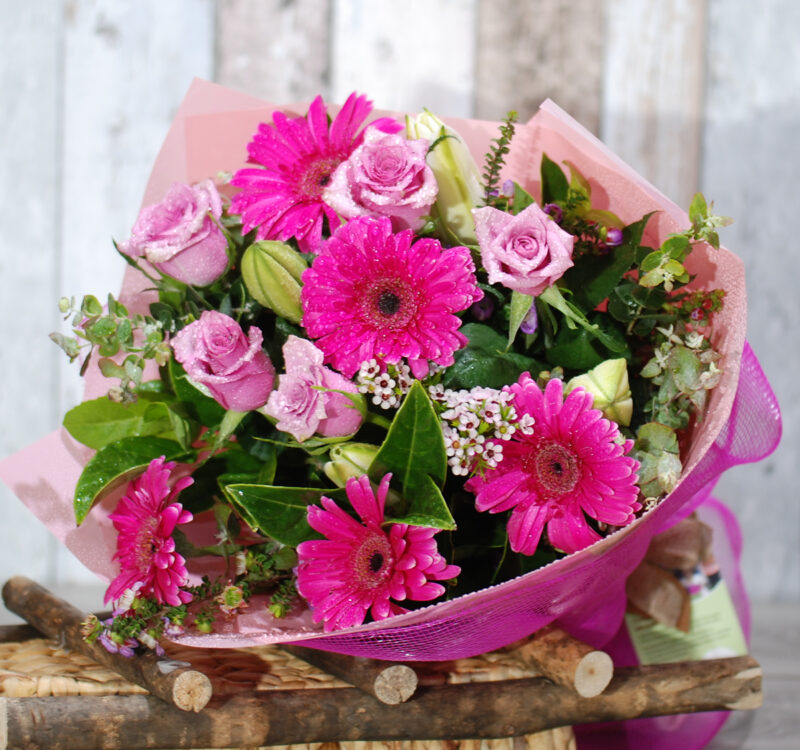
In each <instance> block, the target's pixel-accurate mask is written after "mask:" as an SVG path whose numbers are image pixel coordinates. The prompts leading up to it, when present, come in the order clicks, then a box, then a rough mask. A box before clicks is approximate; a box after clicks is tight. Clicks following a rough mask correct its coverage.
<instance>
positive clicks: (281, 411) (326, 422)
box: [264, 336, 363, 443]
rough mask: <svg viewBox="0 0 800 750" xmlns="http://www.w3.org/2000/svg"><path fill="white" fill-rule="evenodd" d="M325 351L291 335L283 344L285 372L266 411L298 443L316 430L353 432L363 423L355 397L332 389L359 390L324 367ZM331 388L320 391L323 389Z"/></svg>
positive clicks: (341, 433) (338, 434)
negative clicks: (354, 400) (354, 401)
mask: <svg viewBox="0 0 800 750" xmlns="http://www.w3.org/2000/svg"><path fill="white" fill-rule="evenodd" d="M323 357H324V355H323V353H322V352H321V351H320V350H319V349H317V347H316V346H314V344H312V343H311V342H310V341H306V339H301V338H298V337H297V336H289V338H288V339H287V340H286V343H285V344H284V345H283V358H284V360H285V362H286V374H285V375H281V376H280V377H279V379H278V382H279V385H278V390H277V391H273V392H272V393H271V394H270V397H269V401H268V402H267V405H266V407H265V408H264V412H265V413H266V414H268V415H269V416H270V417H273V418H274V419H277V420H278V424H277V427H278V429H279V430H283V431H284V432H288V433H289V434H290V435H292V437H294V439H295V440H297V441H298V442H301V443H302V442H303V441H304V440H307V439H308V438H310V437H311V436H312V435H313V434H314V433H318V434H320V435H322V436H324V437H345V436H347V435H352V434H353V433H354V432H355V431H356V430H357V429H358V428H359V427H360V426H361V422H362V419H363V418H362V416H361V412H360V411H359V410H358V409H357V408H356V407H355V404H354V403H353V401H352V399H350V398H349V397H347V396H345V395H343V394H341V393H334V392H333V391H346V392H347V393H354V394H357V393H358V388H357V387H356V385H355V384H354V383H353V382H352V381H350V380H348V379H347V378H346V377H344V376H343V375H340V374H339V373H338V372H334V371H333V370H331V369H330V368H328V367H323V365H322V360H323ZM325 388H328V389H331V390H328V391H326V390H321V389H325Z"/></svg>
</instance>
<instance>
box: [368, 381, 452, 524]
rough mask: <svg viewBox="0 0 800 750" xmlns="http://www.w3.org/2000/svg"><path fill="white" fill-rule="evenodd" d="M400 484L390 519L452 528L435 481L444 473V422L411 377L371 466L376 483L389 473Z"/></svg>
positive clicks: (442, 481)
mask: <svg viewBox="0 0 800 750" xmlns="http://www.w3.org/2000/svg"><path fill="white" fill-rule="evenodd" d="M389 472H391V473H392V479H393V481H394V482H395V483H396V484H397V485H399V486H400V488H401V492H400V496H397V495H396V493H393V492H390V495H391V496H392V497H393V498H394V499H393V500H392V502H390V503H389V510H390V513H391V516H392V518H393V519H396V520H397V522H402V523H413V524H415V525H418V526H433V527H435V528H437V529H454V528H455V521H454V520H453V516H452V515H451V514H450V510H449V509H448V507H447V503H446V502H445V500H444V497H443V496H442V493H441V491H440V490H439V487H441V486H442V485H443V484H444V481H445V479H446V478H447V453H446V451H445V446H444V437H443V436H442V425H441V422H440V421H439V417H438V415H437V414H436V412H435V411H434V409H433V406H432V405H431V402H430V399H429V398H428V395H427V394H426V393H425V390H424V388H423V387H422V385H421V384H420V383H419V382H418V381H415V382H414V385H413V386H412V387H411V390H410V391H409V392H408V395H407V396H406V398H405V400H404V401H403V405H402V406H401V407H400V409H399V410H398V411H397V414H396V415H395V418H394V420H392V424H391V427H390V428H389V432H388V434H387V435H386V439H385V440H384V441H383V444H382V445H381V447H380V449H379V450H378V453H377V455H376V456H375V458H374V459H373V461H372V464H371V465H370V467H369V477H370V479H371V480H372V481H373V482H375V483H376V484H377V483H378V482H380V481H381V479H382V478H383V476H384V475H385V474H387V473H389Z"/></svg>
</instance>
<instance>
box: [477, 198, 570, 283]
mask: <svg viewBox="0 0 800 750" xmlns="http://www.w3.org/2000/svg"><path fill="white" fill-rule="evenodd" d="M472 215H473V217H474V218H475V234H476V235H477V237H478V244H479V245H480V249H481V260H482V262H483V267H484V268H485V269H486V272H487V273H488V274H489V283H490V284H502V285H503V286H504V287H507V288H508V289H513V290H514V291H517V292H522V293H523V294H530V295H532V296H534V297H535V296H537V295H539V294H541V293H542V292H543V291H544V290H545V289H547V287H549V286H552V284H554V283H555V282H556V281H557V280H558V279H560V278H561V277H562V276H563V275H564V272H565V271H566V270H567V269H568V268H569V267H570V266H571V265H572V246H573V243H574V242H575V238H574V237H573V236H572V235H571V234H570V233H569V232H565V231H564V230H563V229H562V228H561V227H560V226H558V224H557V223H556V222H555V221H554V220H553V219H552V218H551V217H550V216H549V215H548V214H546V213H545V212H544V211H542V209H541V208H539V206H537V205H536V204H535V203H532V204H531V205H530V206H528V207H527V208H526V209H524V210H523V211H520V212H519V213H518V214H517V215H516V216H512V215H511V214H509V213H506V212H505V211H499V210H498V209H496V208H491V207H490V206H485V207H484V208H476V209H475V210H474V211H473V212H472Z"/></svg>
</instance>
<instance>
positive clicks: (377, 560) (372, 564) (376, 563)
mask: <svg viewBox="0 0 800 750" xmlns="http://www.w3.org/2000/svg"><path fill="white" fill-rule="evenodd" d="M382 567H383V555H382V554H381V553H380V552H373V553H372V557H370V559H369V569H370V570H371V571H372V572H373V573H377V572H378V571H379V570H380V569H381V568H382Z"/></svg>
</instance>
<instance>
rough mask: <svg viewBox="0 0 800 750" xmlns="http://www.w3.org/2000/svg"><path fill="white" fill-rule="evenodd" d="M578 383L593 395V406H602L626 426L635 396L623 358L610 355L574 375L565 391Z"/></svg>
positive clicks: (629, 419) (602, 409)
mask: <svg viewBox="0 0 800 750" xmlns="http://www.w3.org/2000/svg"><path fill="white" fill-rule="evenodd" d="M578 387H580V388H583V389H584V390H586V391H588V392H589V393H591V394H592V395H593V396H594V408H595V409H600V411H602V412H603V414H604V415H605V416H606V417H608V419H612V420H614V421H615V422H616V423H617V424H621V425H626V426H627V425H629V424H630V423H631V416H632V415H633V398H632V396H631V388H630V385H629V383H628V366H627V364H626V362H625V360H624V359H607V360H606V361H605V362H601V363H600V364H599V365H597V367H595V368H594V369H592V370H589V372H587V373H584V374H583V375H578V376H577V377H575V378H572V380H570V381H569V383H567V387H566V392H567V393H569V392H570V391H572V390H574V389H575V388H578Z"/></svg>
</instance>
